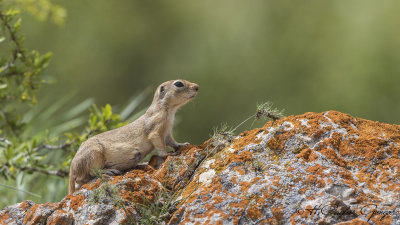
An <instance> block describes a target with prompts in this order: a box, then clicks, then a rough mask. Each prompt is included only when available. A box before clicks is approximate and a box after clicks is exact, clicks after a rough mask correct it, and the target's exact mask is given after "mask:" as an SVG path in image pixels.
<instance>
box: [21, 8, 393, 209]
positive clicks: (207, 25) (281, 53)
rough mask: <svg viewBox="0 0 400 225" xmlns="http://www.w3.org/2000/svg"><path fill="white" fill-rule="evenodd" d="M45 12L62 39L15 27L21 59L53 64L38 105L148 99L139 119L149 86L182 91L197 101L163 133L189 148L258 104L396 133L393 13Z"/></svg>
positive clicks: (42, 29)
mask: <svg viewBox="0 0 400 225" xmlns="http://www.w3.org/2000/svg"><path fill="white" fill-rule="evenodd" d="M55 3H58V4H60V5H61V6H63V7H65V9H66V10H67V13H68V16H67V18H66V21H65V25H64V26H63V27H58V26H56V25H55V24H53V23H51V22H44V23H41V22H38V21H36V20H34V19H33V18H32V17H31V16H30V15H27V14H25V15H24V16H23V24H22V30H23V33H24V34H25V35H26V44H27V47H28V48H30V49H37V50H39V51H40V52H46V51H52V52H53V58H52V60H51V63H50V66H49V68H48V69H47V70H46V72H45V73H46V74H47V75H48V77H49V79H52V80H54V83H53V84H51V85H46V86H45V87H43V88H42V89H41V91H40V93H39V102H40V100H41V99H51V101H54V102H56V101H58V100H59V99H62V98H63V97H64V96H66V95H69V94H70V93H76V94H75V95H74V96H75V97H74V98H73V101H72V102H70V103H68V104H71V105H74V104H77V103H79V102H81V101H83V100H85V99H88V98H95V101H96V103H97V104H98V105H104V104H105V103H110V104H111V105H113V106H121V105H122V104H124V103H126V102H127V101H128V100H129V99H130V98H131V97H132V96H136V95H138V94H140V93H143V91H144V90H146V89H147V88H149V87H150V90H151V91H150V92H149V93H150V94H149V95H148V96H147V97H146V100H145V101H144V102H143V103H142V105H141V108H146V107H147V106H148V105H149V104H150V103H151V99H152V92H153V91H154V90H155V88H156V87H157V86H158V84H160V83H161V82H164V81H166V80H171V79H176V78H183V79H187V80H189V81H192V82H196V83H198V84H199V85H200V92H199V95H198V96H197V97H196V99H195V100H194V101H193V102H191V103H189V104H188V105H187V106H185V107H184V108H183V109H182V110H180V111H179V112H178V114H177V117H178V121H177V122H178V124H177V126H176V127H175V129H174V133H175V138H176V139H177V140H178V141H180V142H185V141H189V142H191V143H194V144H200V143H202V142H203V141H204V140H206V139H207V138H209V135H210V134H211V133H212V127H214V126H217V125H219V124H220V123H221V122H227V123H228V124H230V125H232V126H233V125H236V124H238V123H239V122H241V121H243V120H244V119H245V118H247V117H248V116H250V115H251V114H252V113H254V112H255V107H256V103H260V102H264V101H267V100H269V101H272V102H274V103H275V106H276V107H278V108H281V109H285V114H286V115H292V114H302V113H305V112H309V111H314V112H321V111H326V110H338V111H341V112H344V113H349V114H351V115H353V116H357V117H362V118H365V119H370V120H377V121H381V122H386V123H399V119H398V115H400V103H399V101H398V97H399V94H400V88H399V82H400V63H399V62H400V51H399V49H400V29H399V21H400V2H399V1H394V0H393V1H389V0H388V1H373V0H350V1H320V0H307V1H288V0H281V1H265V0H264V1H261V0H255V1H233V0H229V1H227V0H223V1H211V0H205V1H183V0H179V1H133V0H131V1H106V0H96V1H88V0H81V1H71V0H59V1H55ZM68 104H66V105H65V108H68V107H69V106H68ZM179 121H180V122H179ZM250 124H251V123H249V124H247V125H246V126H247V127H246V126H244V127H242V129H241V130H243V129H249V128H250V127H249V126H250ZM259 125H260V124H258V125H256V126H259ZM253 127H254V126H253ZM45 128H46V126H45V124H44V125H43V129H45ZM62 182H63V183H62V184H60V185H61V186H63V185H65V188H66V187H67V182H66V180H65V181H62ZM61 186H60V187H61ZM33 191H34V190H33ZM63 191H64V192H62V193H61V195H59V196H56V197H54V198H48V199H43V200H41V201H58V200H60V198H62V197H63V196H64V195H65V193H66V189H64V190H63Z"/></svg>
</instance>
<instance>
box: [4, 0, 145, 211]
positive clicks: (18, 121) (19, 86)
mask: <svg viewBox="0 0 400 225" xmlns="http://www.w3.org/2000/svg"><path fill="white" fill-rule="evenodd" d="M19 9H22V10H25V11H28V12H30V13H31V14H33V15H34V16H35V17H36V18H38V19H39V20H46V19H47V18H52V19H53V21H54V22H56V23H57V24H62V22H63V20H64V17H65V10H64V9H63V8H61V7H59V6H57V5H54V4H52V3H51V2H50V1H49V0H39V1H36V0H35V1H34V0H16V1H1V0H0V28H1V30H0V47H2V48H3V47H5V48H4V49H7V51H2V52H0V57H1V58H0V181H1V182H0V183H1V185H0V193H1V194H0V206H4V205H7V204H10V203H11V202H10V201H11V200H13V201H14V200H16V199H18V200H19V201H20V200H22V199H25V197H26V196H30V197H35V198H36V199H38V200H39V202H43V201H46V200H47V201H49V200H50V201H54V200H56V199H55V197H56V198H59V197H60V196H64V195H65V192H64V191H60V190H66V188H65V187H66V185H65V184H64V185H63V184H62V183H63V182H64V178H66V177H67V176H68V171H69V170H68V168H69V164H70V162H71V160H72V158H73V156H74V154H75V152H76V151H77V149H78V148H79V146H80V144H81V143H82V142H83V141H85V140H87V139H88V138H89V137H91V136H93V135H96V134H98V133H100V132H104V131H107V130H110V129H114V128H118V127H120V126H123V125H124V124H126V123H127V122H122V119H121V117H120V116H119V115H118V114H116V113H114V112H113V110H112V107H111V105H109V104H106V105H105V106H104V107H100V108H99V107H97V106H96V105H94V104H93V100H92V99H87V100H85V101H83V102H81V103H79V104H77V105H76V106H72V107H70V108H67V107H66V104H67V102H68V101H69V100H70V98H71V96H66V97H64V98H60V99H57V100H54V98H53V99H50V100H49V101H48V102H47V103H46V102H44V103H42V102H41V103H40V104H39V103H38V100H37V92H38V90H39V89H40V88H41V87H42V84H44V83H46V82H45V80H44V78H43V72H44V69H45V68H46V67H47V65H48V63H49V60H50V58H51V53H50V52H49V53H46V54H43V55H42V54H40V53H39V52H37V51H35V50H28V49H26V48H25V45H24V36H23V35H22V34H21V33H20V26H21V21H22V20H21V16H20V10H19ZM144 96H145V95H139V96H138V97H137V98H134V99H133V100H131V101H130V102H129V103H128V104H126V105H127V106H126V107H123V108H122V109H121V112H122V113H123V116H124V118H123V119H124V120H126V119H128V120H129V119H130V118H135V117H137V115H136V114H133V113H132V112H133V111H135V110H136V109H137V107H138V105H139V104H140V103H141V102H142V101H143V99H144ZM90 106H91V107H90ZM88 110H89V111H90V112H89V118H87V115H85V112H86V111H88ZM82 114H83V115H82ZM85 124H86V125H85ZM43 175H45V176H43ZM48 175H51V176H48ZM51 177H58V179H59V178H63V179H59V180H55V179H53V178H51ZM39 181H40V182H39ZM60 181H61V182H60ZM38 183H39V184H40V183H42V184H41V188H40V190H41V195H42V196H40V195H38V194H36V193H34V192H32V191H27V190H26V189H27V188H29V190H31V188H32V186H34V185H37V184H38ZM43 183H45V185H43ZM60 186H62V188H61V189H60ZM64 186H65V187H64ZM7 190H8V191H7ZM9 190H14V191H16V192H11V193H14V194H15V195H14V194H11V193H9ZM46 190H53V191H52V192H49V191H46ZM54 190H58V191H57V192H56V193H55V192H54ZM5 193H7V195H5ZM43 194H44V195H43ZM3 196H4V197H6V198H5V199H4V197H3ZM16 196H18V198H15V197H16ZM7 201H8V202H7ZM0 208H1V207H0Z"/></svg>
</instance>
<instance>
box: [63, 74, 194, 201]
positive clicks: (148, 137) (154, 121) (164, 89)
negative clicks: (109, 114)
mask: <svg viewBox="0 0 400 225" xmlns="http://www.w3.org/2000/svg"><path fill="white" fill-rule="evenodd" d="M178 81H180V82H182V83H183V84H184V86H183V87H177V86H176V85H174V83H176V82H178ZM198 88H199V86H198V85H197V84H195V83H191V82H189V81H186V80H173V81H167V82H164V83H162V84H161V85H160V86H159V87H158V88H157V90H156V92H155V94H154V98H153V102H152V103H151V105H150V107H149V108H148V109H147V111H146V113H145V114H144V115H142V116H141V117H139V118H138V119H137V120H135V121H134V122H132V123H130V124H128V125H125V126H123V127H120V128H117V129H114V130H110V131H107V132H104V133H101V134H98V135H96V136H93V137H91V138H89V139H88V140H87V141H85V142H84V143H82V145H81V146H80V147H79V149H78V151H77V153H76V155H75V157H74V159H73V160H72V162H71V167H70V176H69V193H70V194H72V193H73V192H75V183H77V184H78V185H79V186H81V185H83V184H85V183H87V182H88V181H89V180H90V179H91V178H93V170H96V169H105V170H104V172H105V173H106V174H110V175H117V174H121V172H123V171H126V170H128V169H132V168H134V167H135V166H136V165H137V164H138V163H139V162H140V161H141V160H142V159H143V158H144V157H145V156H146V155H147V154H149V153H150V152H151V151H152V150H153V149H156V150H157V151H158V155H159V157H161V158H165V157H167V156H168V153H167V152H166V146H171V147H173V148H174V149H175V150H176V149H178V148H179V147H181V146H185V145H187V144H189V143H183V144H182V143H177V142H176V141H175V139H174V138H173V137H172V126H173V123H174V117H175V113H176V111H177V110H178V108H179V107H181V106H183V105H184V104H186V103H187V102H189V101H190V100H192V99H193V98H194V97H195V96H196V95H197V91H198Z"/></svg>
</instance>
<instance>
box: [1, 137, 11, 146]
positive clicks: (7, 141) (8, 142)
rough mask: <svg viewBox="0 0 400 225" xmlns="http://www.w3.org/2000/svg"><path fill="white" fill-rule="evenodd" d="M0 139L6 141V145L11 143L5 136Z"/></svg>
mask: <svg viewBox="0 0 400 225" xmlns="http://www.w3.org/2000/svg"><path fill="white" fill-rule="evenodd" d="M0 141H1V142H4V143H6V145H11V144H12V143H11V141H9V140H7V139H6V138H0Z"/></svg>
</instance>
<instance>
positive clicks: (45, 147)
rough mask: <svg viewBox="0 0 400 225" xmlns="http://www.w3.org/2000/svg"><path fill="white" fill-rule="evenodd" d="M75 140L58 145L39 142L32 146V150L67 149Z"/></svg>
mask: <svg viewBox="0 0 400 225" xmlns="http://www.w3.org/2000/svg"><path fill="white" fill-rule="evenodd" d="M74 142H75V141H72V142H69V143H63V144H60V145H49V144H45V143H43V144H41V145H39V146H38V147H36V148H34V149H33V151H39V150H42V149H49V150H57V149H61V150H64V151H68V147H69V146H71V145H72V144H73V143H74Z"/></svg>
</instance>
